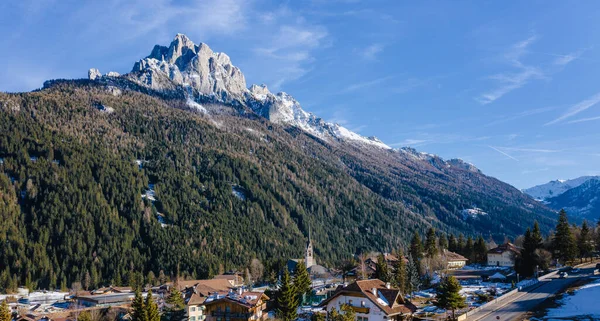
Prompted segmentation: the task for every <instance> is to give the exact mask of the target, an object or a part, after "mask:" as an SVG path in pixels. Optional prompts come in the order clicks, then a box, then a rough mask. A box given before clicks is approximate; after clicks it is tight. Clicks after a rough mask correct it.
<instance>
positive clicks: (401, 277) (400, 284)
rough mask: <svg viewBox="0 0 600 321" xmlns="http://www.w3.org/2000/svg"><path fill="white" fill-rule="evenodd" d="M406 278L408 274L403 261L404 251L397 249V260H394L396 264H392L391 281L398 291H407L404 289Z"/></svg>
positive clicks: (405, 287)
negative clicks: (392, 274) (392, 275)
mask: <svg viewBox="0 0 600 321" xmlns="http://www.w3.org/2000/svg"><path fill="white" fill-rule="evenodd" d="M407 279H408V275H407V268H406V263H405V262H404V253H403V252H402V250H399V251H398V260H397V261H396V264H395V266H394V277H393V278H392V281H393V283H394V286H395V287H397V288H398V289H400V291H402V293H406V292H407V291H406V289H407V286H406V283H407Z"/></svg>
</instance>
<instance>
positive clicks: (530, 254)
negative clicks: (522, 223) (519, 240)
mask: <svg viewBox="0 0 600 321" xmlns="http://www.w3.org/2000/svg"><path fill="white" fill-rule="evenodd" d="M535 250H536V244H535V241H534V239H533V236H532V233H531V229H529V228H527V231H526V232H525V237H524V238H523V248H522V249H521V253H520V255H519V257H518V258H517V260H516V262H515V268H516V270H517V272H519V273H520V274H521V275H522V276H524V277H529V276H532V275H533V272H534V268H535V258H534V255H535Z"/></svg>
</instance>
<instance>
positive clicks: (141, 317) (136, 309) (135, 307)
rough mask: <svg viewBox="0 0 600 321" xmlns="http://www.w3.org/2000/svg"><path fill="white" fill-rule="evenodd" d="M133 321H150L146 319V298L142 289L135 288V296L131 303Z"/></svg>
mask: <svg viewBox="0 0 600 321" xmlns="http://www.w3.org/2000/svg"><path fill="white" fill-rule="evenodd" d="M131 321H148V320H147V319H146V309H145V304H144V298H143V297H142V292H140V289H136V290H135V297H134V298H133V302H132V303H131Z"/></svg>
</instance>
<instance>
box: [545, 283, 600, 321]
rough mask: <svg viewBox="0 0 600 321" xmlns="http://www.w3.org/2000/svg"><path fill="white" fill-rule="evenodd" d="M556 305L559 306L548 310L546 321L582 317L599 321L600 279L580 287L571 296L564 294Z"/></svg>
mask: <svg viewBox="0 0 600 321" xmlns="http://www.w3.org/2000/svg"><path fill="white" fill-rule="evenodd" d="M558 303H559V304H561V306H560V307H558V308H551V309H549V310H548V313H547V314H546V317H545V319H546V320H551V319H552V318H561V319H563V320H565V319H566V320H573V319H575V318H578V319H579V318H581V317H584V316H589V317H591V318H590V320H600V307H599V306H598V304H599V303H600V279H597V280H596V281H594V282H592V283H590V284H587V285H584V286H582V287H580V288H579V289H577V290H576V291H575V292H574V293H573V294H565V295H564V296H563V298H562V299H560V300H559V301H558ZM585 320H587V319H585Z"/></svg>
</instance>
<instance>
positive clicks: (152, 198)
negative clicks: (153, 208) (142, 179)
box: [142, 184, 156, 202]
mask: <svg viewBox="0 0 600 321" xmlns="http://www.w3.org/2000/svg"><path fill="white" fill-rule="evenodd" d="M148 185H149V186H148V189H147V190H146V191H145V192H144V194H142V198H145V199H148V200H149V201H151V202H154V201H156V197H155V196H156V195H155V194H154V184H148Z"/></svg>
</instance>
